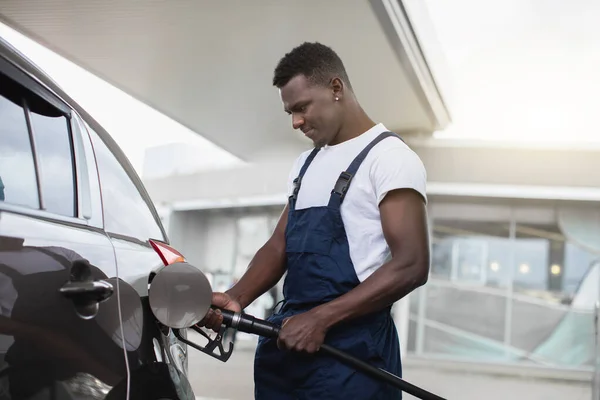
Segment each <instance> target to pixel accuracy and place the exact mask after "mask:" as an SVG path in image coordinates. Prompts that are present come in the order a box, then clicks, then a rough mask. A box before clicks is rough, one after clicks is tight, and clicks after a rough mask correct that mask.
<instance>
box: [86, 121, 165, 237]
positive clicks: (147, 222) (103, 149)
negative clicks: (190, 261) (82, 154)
mask: <svg viewBox="0 0 600 400" xmlns="http://www.w3.org/2000/svg"><path fill="white" fill-rule="evenodd" d="M88 130H89V132H90V137H91V138H92V143H93V145H94V152H95V154H96V160H97V163H98V172H99V175H100V188H101V190H102V201H103V208H104V224H105V229H106V231H107V232H109V233H113V234H118V235H123V236H128V237H132V238H135V239H138V240H141V241H146V240H148V239H159V240H164V237H163V234H162V231H161V229H160V226H159V225H158V222H157V221H156V220H155V219H154V216H153V214H152V212H151V211H150V209H149V208H148V205H147V204H146V202H145V201H144V198H143V197H142V195H141V194H140V192H139V191H138V189H137V187H136V186H135V184H134V183H133V181H132V180H131V179H130V178H129V176H128V175H127V172H126V171H125V169H124V168H123V166H122V165H121V163H119V161H118V160H117V158H116V157H115V155H114V154H113V153H112V152H111V150H110V149H109V148H108V147H107V146H106V144H105V143H104V142H103V141H102V139H101V138H100V137H99V136H98V134H97V133H96V132H94V131H93V130H92V129H91V128H89V127H88Z"/></svg>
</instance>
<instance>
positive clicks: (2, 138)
mask: <svg viewBox="0 0 600 400" xmlns="http://www.w3.org/2000/svg"><path fill="white" fill-rule="evenodd" d="M0 201H5V202H7V203H11V204H16V205H20V206H25V207H31V208H35V209H38V208H39V197H38V190H37V182H36V174H35V165H34V161H33V153H32V149H31V142H30V138H29V131H28V129H27V122H26V118H25V111H24V109H23V97H22V89H21V88H20V87H19V86H17V85H16V84H15V83H13V82H12V81H10V80H9V79H8V78H7V77H6V76H5V75H2V74H0Z"/></svg>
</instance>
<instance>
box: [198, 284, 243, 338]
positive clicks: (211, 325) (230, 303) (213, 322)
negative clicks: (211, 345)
mask: <svg viewBox="0 0 600 400" xmlns="http://www.w3.org/2000/svg"><path fill="white" fill-rule="evenodd" d="M212 305H213V306H214V307H217V308H222V309H224V310H230V311H233V312H241V311H242V306H241V305H240V303H238V302H237V301H235V300H233V299H232V298H231V296H229V295H228V294H227V293H221V292H215V293H213V295H212ZM222 323H223V315H221V311H220V310H214V309H212V308H210V309H209V310H208V313H207V314H206V316H205V317H204V318H203V319H202V321H200V322H198V324H197V325H198V326H199V327H201V328H202V327H206V328H208V329H212V330H213V331H215V332H218V331H219V329H220V328H221V324H222Z"/></svg>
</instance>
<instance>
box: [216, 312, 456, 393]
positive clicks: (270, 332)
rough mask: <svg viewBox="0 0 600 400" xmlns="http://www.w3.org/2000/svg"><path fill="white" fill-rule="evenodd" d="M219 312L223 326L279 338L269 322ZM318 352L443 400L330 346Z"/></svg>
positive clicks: (408, 390) (397, 384) (325, 345)
mask: <svg viewBox="0 0 600 400" xmlns="http://www.w3.org/2000/svg"><path fill="white" fill-rule="evenodd" d="M219 311H221V314H222V315H223V324H224V325H225V326H228V327H231V328H234V329H237V330H238V331H240V332H245V333H250V334H253V335H259V336H266V337H272V338H277V337H278V336H279V331H280V329H281V328H280V327H279V326H277V325H275V324H273V323H271V322H268V321H265V320H262V319H258V318H255V317H253V316H252V315H248V314H243V313H234V312H233V311H229V310H223V309H219ZM319 352H321V353H324V354H327V355H329V356H331V357H333V358H336V359H337V360H338V361H341V362H343V363H345V364H348V365H350V366H352V367H353V368H355V369H356V370H358V371H361V372H363V373H365V374H367V375H369V376H371V377H372V378H375V379H379V380H381V381H384V382H386V383H388V384H390V385H392V386H394V387H396V388H398V389H400V390H402V391H403V392H406V393H409V394H411V395H413V396H415V397H417V398H419V399H422V400H445V399H444V398H443V397H440V396H438V395H436V394H433V393H431V392H428V391H426V390H424V389H421V388H420V387H418V386H415V385H413V384H411V383H408V382H406V381H405V380H403V379H402V378H400V377H398V376H396V375H394V374H391V373H389V372H387V371H385V370H383V369H381V368H375V367H373V366H371V365H369V364H367V363H366V362H364V361H362V360H359V359H358V358H356V357H353V356H351V355H350V354H348V353H346V352H344V351H341V350H338V349H336V348H335V347H332V346H330V345H327V344H323V345H321V348H320V349H319Z"/></svg>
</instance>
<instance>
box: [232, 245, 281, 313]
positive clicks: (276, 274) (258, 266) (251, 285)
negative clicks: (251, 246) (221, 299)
mask: <svg viewBox="0 0 600 400" xmlns="http://www.w3.org/2000/svg"><path fill="white" fill-rule="evenodd" d="M284 272H285V251H282V250H280V249H278V248H277V246H273V245H270V244H269V243H267V244H265V245H264V246H263V247H261V248H260V250H258V251H257V252H256V255H255V256H254V258H253V259H252V261H250V265H249V266H248V269H247V270H246V272H245V273H244V275H243V276H242V277H241V279H240V280H239V281H238V283H236V284H235V285H234V286H233V287H232V288H231V289H229V290H227V294H229V295H230V296H231V297H232V298H233V299H234V300H236V301H237V302H238V303H240V305H241V306H242V309H244V308H246V307H248V305H250V304H251V303H252V302H253V301H254V300H256V299H257V298H258V297H260V296H261V295H262V294H263V293H265V292H266V291H267V290H269V289H271V288H272V287H273V286H274V285H276V284H277V282H279V280H280V279H281V277H282V276H283V274H284Z"/></svg>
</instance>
